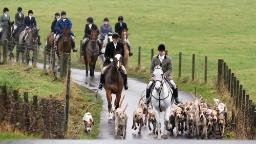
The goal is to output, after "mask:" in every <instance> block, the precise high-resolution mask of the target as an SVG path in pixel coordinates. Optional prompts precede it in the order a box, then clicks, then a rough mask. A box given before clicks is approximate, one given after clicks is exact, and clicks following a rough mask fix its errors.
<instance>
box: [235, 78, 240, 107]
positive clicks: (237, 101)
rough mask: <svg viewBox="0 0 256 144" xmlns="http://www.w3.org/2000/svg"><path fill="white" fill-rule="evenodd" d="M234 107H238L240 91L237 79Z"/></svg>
mask: <svg viewBox="0 0 256 144" xmlns="http://www.w3.org/2000/svg"><path fill="white" fill-rule="evenodd" d="M235 92H236V109H237V108H238V107H239V93H240V88H239V80H236V90H235Z"/></svg>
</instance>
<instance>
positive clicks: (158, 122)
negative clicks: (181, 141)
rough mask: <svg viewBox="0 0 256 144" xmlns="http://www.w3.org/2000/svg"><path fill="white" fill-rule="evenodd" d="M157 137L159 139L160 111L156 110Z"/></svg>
mask: <svg viewBox="0 0 256 144" xmlns="http://www.w3.org/2000/svg"><path fill="white" fill-rule="evenodd" d="M157 138H158V139H161V122H160V112H158V117H157Z"/></svg>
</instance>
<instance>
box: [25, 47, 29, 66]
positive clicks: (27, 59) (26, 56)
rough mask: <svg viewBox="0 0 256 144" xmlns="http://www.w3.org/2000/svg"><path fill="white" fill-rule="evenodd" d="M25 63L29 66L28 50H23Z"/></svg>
mask: <svg viewBox="0 0 256 144" xmlns="http://www.w3.org/2000/svg"><path fill="white" fill-rule="evenodd" d="M25 63H26V64H27V65H28V64H29V50H28V48H25Z"/></svg>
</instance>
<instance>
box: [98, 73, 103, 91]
mask: <svg viewBox="0 0 256 144" xmlns="http://www.w3.org/2000/svg"><path fill="white" fill-rule="evenodd" d="M103 84H104V74H101V75H100V84H99V89H100V90H102V88H103Z"/></svg>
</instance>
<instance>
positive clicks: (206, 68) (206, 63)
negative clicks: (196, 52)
mask: <svg viewBox="0 0 256 144" xmlns="http://www.w3.org/2000/svg"><path fill="white" fill-rule="evenodd" d="M207 71H208V58H207V56H205V57H204V82H205V83H207Z"/></svg>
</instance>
